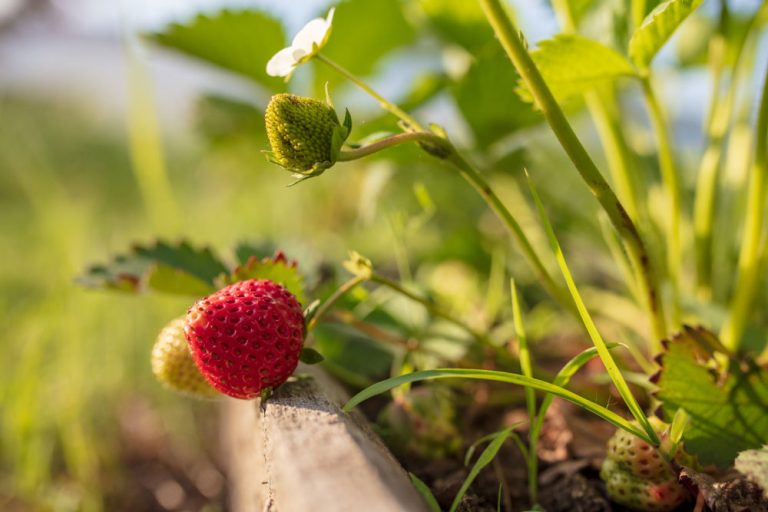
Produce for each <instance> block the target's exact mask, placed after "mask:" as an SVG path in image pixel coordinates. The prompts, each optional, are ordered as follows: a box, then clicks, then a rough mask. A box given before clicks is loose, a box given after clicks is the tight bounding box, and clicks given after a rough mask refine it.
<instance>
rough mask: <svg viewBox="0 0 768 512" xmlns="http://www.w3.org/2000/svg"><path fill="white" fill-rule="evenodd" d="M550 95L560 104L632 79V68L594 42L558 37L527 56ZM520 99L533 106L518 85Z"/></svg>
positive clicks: (611, 50)
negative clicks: (536, 68)
mask: <svg viewBox="0 0 768 512" xmlns="http://www.w3.org/2000/svg"><path fill="white" fill-rule="evenodd" d="M531 57H532V58H533V61H534V62H535V63H536V67H538V68H539V71H540V72H541V75H542V76H543V77H544V81H545V82H547V85H548V86H549V88H550V90H551V91H552V94H554V95H555V98H557V100H558V101H560V102H563V101H567V100H569V99H572V98H575V97H578V96H581V95H582V94H584V93H585V92H587V91H589V90H590V89H594V88H595V87H598V86H600V85H603V84H607V83H610V82H612V81H613V80H616V79H617V78H619V77H623V76H634V75H635V70H634V68H633V67H632V64H631V63H630V62H629V61H628V60H627V59H626V58H625V57H624V56H623V55H621V54H620V53H618V52H616V51H615V50H613V49H612V48H609V47H607V46H605V45H603V44H601V43H598V42H597V41H593V40H591V39H588V38H586V37H584V36H579V35H576V34H560V35H558V36H555V37H554V38H553V39H548V40H546V41H542V42H540V43H539V47H538V48H537V49H536V50H534V51H533V52H531ZM518 94H519V95H520V97H521V98H522V99H523V100H525V101H528V102H533V97H532V96H531V93H530V91H528V89H527V88H525V86H524V85H523V84H522V82H521V83H520V86H519V88H518Z"/></svg>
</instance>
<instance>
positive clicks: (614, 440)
mask: <svg viewBox="0 0 768 512" xmlns="http://www.w3.org/2000/svg"><path fill="white" fill-rule="evenodd" d="M651 423H652V425H653V427H654V429H655V430H656V431H657V433H659V434H660V435H661V436H662V443H663V438H664V434H663V430H664V425H663V423H661V421H659V420H657V419H656V418H651ZM675 461H676V462H677V463H678V464H681V465H685V466H691V465H693V460H692V458H691V456H690V455H688V454H686V453H685V452H684V451H683V450H682V448H679V449H678V451H677V454H676V455H675ZM600 478H602V479H603V481H604V482H605V486H606V490H607V491H608V496H609V497H610V498H611V499H612V500H613V501H615V502H616V503H619V504H621V505H624V506H626V507H629V508H631V509H633V510H639V511H658V512H666V511H671V510H675V509H676V508H677V507H678V506H680V505H681V504H682V503H683V502H685V501H686V500H688V499H689V498H690V494H689V493H688V491H687V490H686V489H685V487H683V486H682V485H681V484H680V483H679V482H678V478H677V474H676V473H675V472H674V471H673V470H672V468H671V467H670V465H669V464H668V463H667V462H666V461H665V460H664V459H663V458H662V457H661V455H660V454H659V452H658V450H656V449H654V448H653V447H652V446H650V445H649V444H648V443H646V442H645V441H643V440H642V439H640V438H638V437H635V436H633V435H632V434H630V433H628V432H625V431H624V430H617V431H616V433H615V434H614V435H613V437H611V439H610V440H609V441H608V453H607V455H606V458H605V461H604V462H603V466H602V468H601V470H600Z"/></svg>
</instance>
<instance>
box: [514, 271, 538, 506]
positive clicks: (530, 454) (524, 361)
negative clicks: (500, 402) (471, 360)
mask: <svg viewBox="0 0 768 512" xmlns="http://www.w3.org/2000/svg"><path fill="white" fill-rule="evenodd" d="M510 291H511V294H512V319H513V322H514V324H515V337H516V338H517V343H518V358H519V359H520V370H521V371H522V372H523V375H525V376H526V377H529V378H533V364H532V363H531V351H530V350H529V349H528V337H527V336H526V334H525V325H524V323H523V313H522V311H521V310H520V300H519V298H518V296H517V286H515V280H514V279H512V280H511V281H510ZM525 404H526V408H527V409H528V449H527V450H521V451H523V455H524V456H525V459H526V462H527V466H528V495H529V496H530V499H531V505H535V504H536V503H537V502H538V501H539V497H538V494H539V486H538V483H539V479H538V475H539V467H538V466H539V459H538V455H537V450H536V445H537V444H538V442H539V430H536V429H534V424H535V423H536V392H535V391H534V390H533V388H529V387H526V388H525Z"/></svg>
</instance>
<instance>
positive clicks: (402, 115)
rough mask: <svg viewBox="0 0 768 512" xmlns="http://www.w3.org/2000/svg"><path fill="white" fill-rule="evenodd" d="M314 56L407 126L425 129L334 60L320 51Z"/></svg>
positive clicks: (419, 129) (420, 129)
mask: <svg viewBox="0 0 768 512" xmlns="http://www.w3.org/2000/svg"><path fill="white" fill-rule="evenodd" d="M314 58H315V59H318V60H319V61H320V62H322V63H323V64H325V65H326V66H328V67H330V68H331V69H333V70H334V71H336V72H337V73H339V74H340V75H342V76H344V77H345V78H346V79H347V80H349V81H350V82H352V83H353V84H355V85H356V86H358V87H359V88H361V89H362V90H364V91H365V92H367V93H368V94H369V95H370V96H372V97H373V98H374V99H376V100H377V101H378V102H379V105H381V108H383V109H384V110H386V111H388V112H391V113H392V114H394V115H395V116H396V117H398V118H399V119H400V120H402V121H403V122H404V123H407V124H408V126H409V128H411V129H413V130H418V131H422V132H423V131H425V130H424V127H423V126H421V124H419V122H418V121H417V120H416V119H414V118H413V117H412V116H411V115H410V114H408V112H406V111H405V110H403V109H401V108H400V107H398V106H397V105H395V104H394V103H392V102H391V101H389V100H388V99H386V98H385V97H384V96H382V95H381V94H379V93H378V92H376V91H375V90H374V89H373V88H372V87H371V86H369V85H368V84H366V83H365V82H364V81H362V80H360V79H359V78H357V77H356V76H355V75H354V74H352V73H350V72H349V71H347V70H346V69H345V68H343V67H341V66H340V65H338V64H337V63H336V62H334V61H333V60H331V59H329V58H328V57H326V56H325V55H323V54H322V53H318V54H316V55H315V56H314Z"/></svg>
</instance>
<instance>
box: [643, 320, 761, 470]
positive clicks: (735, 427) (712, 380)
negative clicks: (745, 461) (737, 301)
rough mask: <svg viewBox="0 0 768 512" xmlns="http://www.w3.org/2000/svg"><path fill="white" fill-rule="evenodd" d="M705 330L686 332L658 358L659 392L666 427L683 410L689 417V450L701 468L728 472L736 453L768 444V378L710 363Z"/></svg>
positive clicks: (747, 366)
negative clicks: (708, 465)
mask: <svg viewBox="0 0 768 512" xmlns="http://www.w3.org/2000/svg"><path fill="white" fill-rule="evenodd" d="M713 338H714V339H715V340H716V338H715V337H714V335H712V334H710V333H706V331H704V330H703V329H690V328H688V329H686V330H685V331H684V332H683V333H682V334H680V335H678V336H676V337H675V338H673V339H672V340H671V341H668V342H665V345H666V348H665V351H664V352H663V353H662V354H661V356H660V357H659V358H658V361H659V363H660V364H661V370H660V372H659V373H658V374H657V375H656V376H655V377H654V380H655V382H656V383H657V385H658V386H659V390H658V392H657V393H656V398H657V399H658V400H660V401H661V404H662V412H663V415H664V417H665V419H666V420H667V421H670V420H672V418H673V417H674V415H675V413H676V412H677V411H678V410H679V409H683V410H685V412H686V413H687V414H688V416H689V417H690V426H689V427H688V430H687V431H686V433H685V436H684V443H685V448H686V450H688V451H689V452H691V453H693V454H695V455H697V456H698V457H699V460H700V462H702V463H703V464H716V465H718V466H723V467H725V466H730V465H731V464H732V463H733V460H734V458H735V457H736V455H737V453H738V452H740V451H743V450H747V449H750V448H759V447H760V446H762V445H764V444H766V443H768V372H767V371H766V370H765V369H762V368H758V367H757V366H756V365H755V364H751V363H749V362H743V364H738V363H737V362H736V361H733V362H731V365H730V366H731V368H730V369H729V371H728V372H725V371H723V370H721V369H718V368H717V365H716V364H715V360H714V358H712V357H711V356H712V351H711V347H710V346H708V345H709V344H711V343H713V342H712V339H713Z"/></svg>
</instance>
